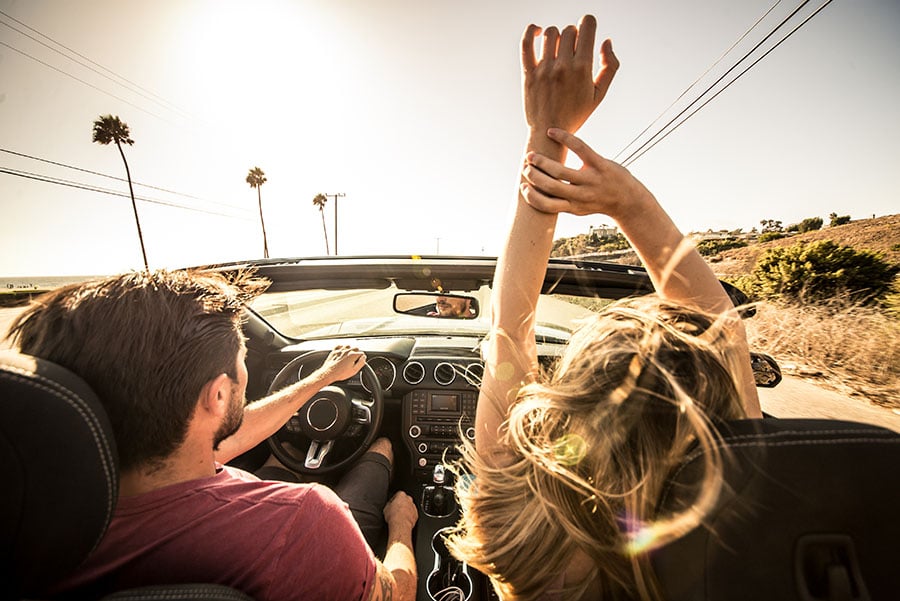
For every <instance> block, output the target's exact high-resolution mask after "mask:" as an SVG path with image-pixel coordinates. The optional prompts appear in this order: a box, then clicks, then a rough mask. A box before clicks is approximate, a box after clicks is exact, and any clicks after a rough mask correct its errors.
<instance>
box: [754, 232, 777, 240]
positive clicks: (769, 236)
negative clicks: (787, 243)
mask: <svg viewBox="0 0 900 601" xmlns="http://www.w3.org/2000/svg"><path fill="white" fill-rule="evenodd" d="M782 238H784V234H782V233H781V232H763V233H762V234H760V235H759V238H757V241H758V242H771V241H772V240H781V239H782Z"/></svg>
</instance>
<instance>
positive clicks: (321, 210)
mask: <svg viewBox="0 0 900 601" xmlns="http://www.w3.org/2000/svg"><path fill="white" fill-rule="evenodd" d="M319 214H320V215H321V216H322V233H323V234H325V254H326V255H330V254H331V253H330V252H329V250H328V230H327V229H325V210H324V207H319Z"/></svg>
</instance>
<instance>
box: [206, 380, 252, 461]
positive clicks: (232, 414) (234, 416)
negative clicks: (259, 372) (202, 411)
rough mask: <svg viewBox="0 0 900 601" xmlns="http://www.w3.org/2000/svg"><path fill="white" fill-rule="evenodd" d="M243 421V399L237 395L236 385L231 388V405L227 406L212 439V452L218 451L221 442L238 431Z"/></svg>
mask: <svg viewBox="0 0 900 601" xmlns="http://www.w3.org/2000/svg"><path fill="white" fill-rule="evenodd" d="M243 421H244V398H243V397H242V396H241V395H239V394H238V385H237V383H234V384H232V386H231V405H229V406H228V412H227V413H226V414H225V418H224V419H223V420H222V424H221V425H220V426H219V429H218V430H216V435H215V436H214V437H213V450H214V451H218V450H219V444H221V443H222V441H223V440H225V439H226V438H228V437H229V436H231V435H232V434H234V433H235V432H237V431H238V428H240V427H241V424H242V423H243Z"/></svg>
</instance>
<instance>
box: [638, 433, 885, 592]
mask: <svg viewBox="0 0 900 601" xmlns="http://www.w3.org/2000/svg"><path fill="white" fill-rule="evenodd" d="M723 433H724V441H725V443H727V450H726V453H727V455H726V456H725V457H726V470H725V480H726V487H725V490H724V491H723V493H722V495H721V497H720V499H719V502H718V504H717V506H716V508H715V510H714V511H713V512H712V514H711V515H709V516H708V518H707V520H706V523H705V525H704V526H701V527H698V528H696V529H694V530H693V531H692V532H691V533H689V534H688V535H687V536H685V537H683V538H682V539H680V540H678V541H675V542H674V543H672V544H670V545H667V546H666V547H664V548H662V549H659V550H657V551H656V552H654V553H653V555H652V563H653V566H654V570H655V572H656V575H657V577H658V579H659V582H660V584H661V586H662V590H663V592H664V595H663V596H664V598H665V599H668V600H669V601H678V600H681V599H695V600H708V601H718V600H723V601H724V600H728V601H740V600H744V599H746V600H753V601H758V600H760V599H802V600H804V601H806V600H814V599H822V600H825V599H829V600H837V599H891V598H896V595H897V593H898V590H900V569H898V568H900V565H898V563H897V557H898V551H897V545H898V543H900V520H898V519H897V515H896V514H897V508H898V503H900V479H898V471H897V470H898V466H900V434H897V433H895V432H892V431H889V430H886V429H883V428H878V427H876V426H869V425H866V424H860V423H853V422H843V421H834V420H812V419H762V420H743V421H736V422H730V423H729V424H727V425H726V426H725V427H724V428H723ZM701 471H702V454H701V453H700V452H695V453H693V454H689V455H688V456H687V457H686V459H685V461H684V463H683V464H682V466H681V468H680V469H678V470H677V472H676V473H675V474H674V476H673V478H672V481H671V483H670V486H669V488H668V489H667V490H666V491H665V493H664V494H663V496H662V498H661V502H660V506H661V508H662V509H663V510H664V511H665V510H667V509H673V508H679V507H684V504H685V502H686V499H691V498H692V497H693V493H692V492H691V491H692V490H693V488H694V485H695V484H696V481H697V479H698V478H699V475H700V473H701Z"/></svg>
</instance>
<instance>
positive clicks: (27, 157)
mask: <svg viewBox="0 0 900 601" xmlns="http://www.w3.org/2000/svg"><path fill="white" fill-rule="evenodd" d="M0 152H5V153H7V154H11V155H14V156H18V157H23V158H26V159H31V160H34V161H40V162H42V163H48V164H50V165H56V166H58V167H65V168H66V169H72V170H74V171H81V172H82V173H89V174H91V175H98V176H100V177H105V178H107V179H112V180H115V181H119V182H127V181H128V180H127V179H125V178H122V177H116V176H114V175H109V174H107V173H101V172H99V171H91V170H90V169H84V168H82V167H76V166H75V165H67V164H66V163H60V162H58V161H51V160H50V159H43V158H41V157H36V156H32V155H30V154H25V153H23V152H16V151H14V150H9V149H8V148H0ZM48 177H49V176H48ZM131 183H132V184H134V185H136V186H142V187H144V188H151V189H153V190H159V191H160V192H166V193H167V194H174V195H176V196H182V197H184V198H190V199H193V200H199V201H201V202H207V203H210V204H214V205H219V206H224V207H227V208H229V209H234V210H236V211H249V209H241V208H240V207H233V206H231V205H229V204H227V203H222V202H217V201H214V200H208V199H206V198H201V197H199V196H193V195H191V194H185V193H184V192H178V191H176V190H169V189H167V188H161V187H159V186H152V185H150V184H142V183H141V182H136V181H133V180H132V182H131Z"/></svg>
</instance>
